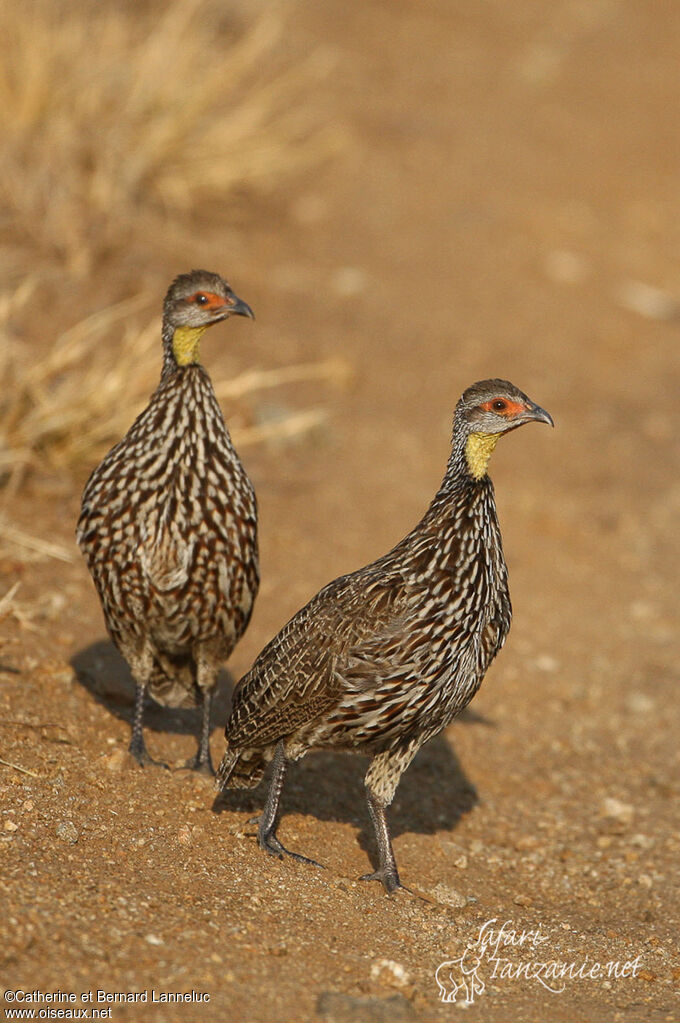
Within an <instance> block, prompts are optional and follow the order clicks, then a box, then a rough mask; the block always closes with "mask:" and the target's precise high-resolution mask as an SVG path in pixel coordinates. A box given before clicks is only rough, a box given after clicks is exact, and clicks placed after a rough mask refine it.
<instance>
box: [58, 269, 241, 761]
mask: <svg viewBox="0 0 680 1023" xmlns="http://www.w3.org/2000/svg"><path fill="white" fill-rule="evenodd" d="M233 315H240V316H250V317H252V315H253V314H252V311H251V309H250V307H249V306H248V305H247V304H246V303H245V302H243V301H242V300H241V299H239V298H237V296H236V295H235V294H234V293H233V291H232V290H231V288H230V287H229V285H228V284H227V283H226V281H224V280H223V279H222V278H221V277H219V276H218V275H217V274H213V273H208V272H207V271H205V270H192V272H191V273H188V274H181V275H180V276H179V277H177V278H176V279H175V280H174V281H173V283H172V285H171V286H170V289H169V291H168V293H167V295H166V298H165V302H164V305H163V325H162V341H163V370H162V374H161V379H160V383H159V385H158V387H157V388H156V391H155V392H154V394H153V395H152V397H151V399H150V401H149V405H148V406H147V408H146V409H145V410H144V412H142V413H141V415H140V416H138V418H137V419H136V420H135V422H134V423H133V425H132V426H131V428H130V430H129V431H128V433H127V434H126V436H125V437H124V438H123V440H121V441H120V443H118V444H116V446H115V447H114V448H113V449H112V450H111V451H110V452H109V454H108V455H107V456H106V457H105V458H104V460H103V461H102V463H101V464H100V465H99V466H98V467H97V468H96V469H95V470H94V472H93V473H92V475H91V477H90V479H89V481H88V483H87V485H86V487H85V491H84V493H83V504H82V510H81V514H80V519H79V521H78V528H77V538H78V543H79V545H80V548H81V550H82V552H83V554H84V555H85V558H86V560H87V564H88V567H89V569H90V572H91V573H92V577H93V579H94V582H95V585H96V587H97V590H98V592H99V596H100V599H101V602H102V608H103V610H104V618H105V620H106V625H107V628H108V630H109V633H110V635H111V638H112V639H113V641H114V643H115V644H116V646H117V647H118V649H119V650H120V652H121V653H122V655H123V657H125V659H126V661H127V662H128V664H129V665H130V669H131V671H132V675H133V677H134V680H135V683H136V686H137V695H136V702H135V716H134V724H133V730H132V738H131V741H130V752H131V753H132V754H133V756H134V757H135V758H136V759H137V760H138V761H139V763H140V764H147V763H154V762H155V761H153V760H151V758H150V756H149V754H148V752H147V750H146V746H145V743H144V735H143V731H142V716H143V706H144V696H145V692H146V691H147V690H148V692H149V693H150V695H151V696H152V697H153V698H154V700H156V701H157V702H158V703H161V704H163V705H164V706H169V707H181V706H191V705H193V704H195V703H196V702H198V701H199V700H201V701H202V704H203V721H202V727H201V734H200V741H199V747H198V752H197V754H196V757H195V758H194V759H193V760H192V761H191V762H189V763H188V764H187V767H192V768H195V769H197V770H203V771H210V772H212V764H211V762H210V747H209V738H210V704H211V699H212V695H213V692H214V689H215V685H216V682H217V673H218V671H219V667H220V664H221V662H223V661H224V660H226V658H228V657H229V655H230V654H231V652H232V650H233V648H234V646H235V645H236V643H237V641H238V639H239V638H240V637H241V635H242V634H243V632H244V631H245V628H246V626H247V625H248V621H249V619H250V614H251V610H252V606H253V602H254V600H255V595H256V593H257V588H258V582H259V570H258V551H257V508H256V502H255V493H254V491H253V487H252V485H251V483H250V480H249V479H248V477H247V475H246V472H245V470H244V468H243V466H242V464H241V462H240V460H239V457H238V455H237V454H236V451H235V450H234V447H233V445H232V443H231V439H230V437H229V433H228V431H227V428H226V426H225V423H224V418H223V416H222V412H221V410H220V406H219V404H218V402H217V399H216V397H215V392H214V390H213V387H212V384H211V382H210V377H209V376H208V374H207V372H206V370H205V369H203V367H202V366H201V365H200V364H199V363H198V347H199V341H200V337H201V335H202V334H203V332H204V331H205V330H206V328H207V327H209V326H211V325H212V324H214V323H218V322H219V321H220V320H224V319H227V317H229V316H233Z"/></svg>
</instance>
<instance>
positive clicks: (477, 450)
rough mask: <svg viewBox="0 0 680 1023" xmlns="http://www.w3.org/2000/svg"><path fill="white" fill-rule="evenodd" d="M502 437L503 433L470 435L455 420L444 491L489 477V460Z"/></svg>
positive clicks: (443, 485) (443, 486) (443, 484)
mask: <svg viewBox="0 0 680 1023" xmlns="http://www.w3.org/2000/svg"><path fill="white" fill-rule="evenodd" d="M502 436H503V434H502V432H501V433H476V432H474V433H469V432H468V431H467V430H466V429H464V427H463V424H462V423H460V422H459V421H458V419H457V418H454V422H453V437H452V440H451V454H450V456H449V461H448V465H447V467H446V475H445V476H444V481H443V483H442V489H447V490H450V489H452V488H453V489H455V488H456V486H457V485H460V484H461V483H464V482H465V481H469V480H474V481H477V482H478V481H479V480H483V479H484V478H485V476H486V475H487V468H488V465H489V459H490V458H491V455H492V453H493V450H494V448H495V447H496V445H497V444H498V441H499V440H500V439H501V437H502Z"/></svg>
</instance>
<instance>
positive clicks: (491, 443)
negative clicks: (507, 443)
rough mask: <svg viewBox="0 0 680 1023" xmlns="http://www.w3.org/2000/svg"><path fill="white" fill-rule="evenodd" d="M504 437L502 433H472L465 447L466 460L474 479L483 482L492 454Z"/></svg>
mask: <svg viewBox="0 0 680 1023" xmlns="http://www.w3.org/2000/svg"><path fill="white" fill-rule="evenodd" d="M502 436H503V434H502V433H471V434H470V436H469V437H468V439H467V443H466V445H465V458H466V459H467V464H468V469H469V470H470V475H471V476H473V477H474V479H476V480H481V478H482V476H484V475H485V473H486V467H487V465H488V464H489V459H490V458H491V452H492V451H493V449H494V448H495V447H496V445H497V444H498V441H499V440H500V438H501V437H502Z"/></svg>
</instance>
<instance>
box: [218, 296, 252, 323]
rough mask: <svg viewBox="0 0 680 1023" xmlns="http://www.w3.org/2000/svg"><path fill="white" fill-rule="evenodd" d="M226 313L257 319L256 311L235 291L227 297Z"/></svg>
mask: <svg viewBox="0 0 680 1023" xmlns="http://www.w3.org/2000/svg"><path fill="white" fill-rule="evenodd" d="M225 313H226V314H227V315H228V316H247V317H248V318H249V319H251V320H254V319H255V313H254V312H253V310H252V309H251V308H250V306H249V305H248V303H247V302H244V301H243V299H242V298H239V297H238V295H235V294H234V292H233V291H232V292H231V294H230V295H229V297H228V298H227V305H226V309H225Z"/></svg>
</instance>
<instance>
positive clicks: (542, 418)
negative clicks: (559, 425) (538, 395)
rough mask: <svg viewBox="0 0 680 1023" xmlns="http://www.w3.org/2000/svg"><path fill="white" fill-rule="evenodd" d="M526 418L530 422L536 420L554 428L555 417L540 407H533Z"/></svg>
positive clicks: (529, 409)
mask: <svg viewBox="0 0 680 1023" xmlns="http://www.w3.org/2000/svg"><path fill="white" fill-rule="evenodd" d="M526 418H527V419H528V420H534V421H535V422H537V423H546V424H547V425H548V426H554V425H555V424H554V422H553V417H552V416H551V415H550V413H549V412H546V410H545V409H544V408H541V406H540V405H533V404H532V405H531V406H530V407H529V408H528V409H527V412H526Z"/></svg>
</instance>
